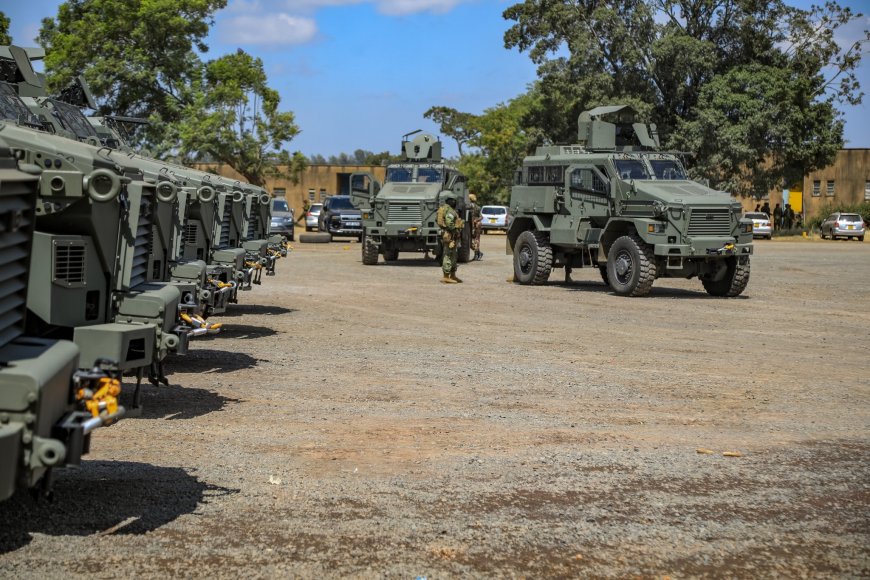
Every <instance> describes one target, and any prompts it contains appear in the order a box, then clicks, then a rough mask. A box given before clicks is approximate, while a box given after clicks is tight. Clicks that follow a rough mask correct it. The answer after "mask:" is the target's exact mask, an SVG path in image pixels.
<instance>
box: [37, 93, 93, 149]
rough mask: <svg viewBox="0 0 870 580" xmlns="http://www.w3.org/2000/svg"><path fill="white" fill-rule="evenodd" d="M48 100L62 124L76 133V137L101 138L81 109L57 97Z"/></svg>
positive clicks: (80, 138) (82, 138)
mask: <svg viewBox="0 0 870 580" xmlns="http://www.w3.org/2000/svg"><path fill="white" fill-rule="evenodd" d="M48 102H49V103H51V106H52V109H53V111H52V112H53V113H54V116H55V117H57V120H58V121H60V124H61V125H63V128H64V129H66V130H67V131H69V132H70V133H72V134H73V135H75V136H76V139H79V140H81V141H83V140H85V139H87V138H88V137H96V138H98V139H99V135H97V130H96V129H94V127H93V126H92V125H91V124H90V122H89V121H88V118H87V117H85V115H84V113H82V110H81V109H79V108H78V107H76V106H75V105H70V104H69V103H64V102H63V101H59V100H57V99H48Z"/></svg>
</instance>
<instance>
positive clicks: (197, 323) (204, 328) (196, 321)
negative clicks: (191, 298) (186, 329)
mask: <svg viewBox="0 0 870 580" xmlns="http://www.w3.org/2000/svg"><path fill="white" fill-rule="evenodd" d="M179 315H180V316H181V320H183V321H184V322H186V323H187V324H189V325H190V326H191V327H192V328H193V333H192V334H193V335H194V336H200V335H203V334H217V333H218V332H220V331H221V328H223V324H221V323H220V322H217V323H214V324H212V323H210V322H206V321H205V319H204V318H203V317H202V316H200V315H199V314H187V313H186V312H181V313H180V314H179Z"/></svg>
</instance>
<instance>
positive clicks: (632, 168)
mask: <svg viewBox="0 0 870 580" xmlns="http://www.w3.org/2000/svg"><path fill="white" fill-rule="evenodd" d="M614 163H615V164H616V173H617V174H618V175H619V177H620V178H621V179H623V180H625V181H628V180H629V179H649V173H647V170H646V166H645V165H644V164H643V162H642V161H639V160H637V159H617V160H616V161H614Z"/></svg>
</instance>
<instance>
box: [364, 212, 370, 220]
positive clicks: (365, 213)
mask: <svg viewBox="0 0 870 580" xmlns="http://www.w3.org/2000/svg"><path fill="white" fill-rule="evenodd" d="M371 217H372V214H370V213H367V212H364V213H363V214H362V219H364V220H367V219H371Z"/></svg>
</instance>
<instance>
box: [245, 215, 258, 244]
mask: <svg viewBox="0 0 870 580" xmlns="http://www.w3.org/2000/svg"><path fill="white" fill-rule="evenodd" d="M251 214H252V215H251V219H249V220H248V236H247V239H249V240H254V239H256V238H257V230H258V228H259V226H260V214H258V213H257V212H256V211H253V212H251Z"/></svg>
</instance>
